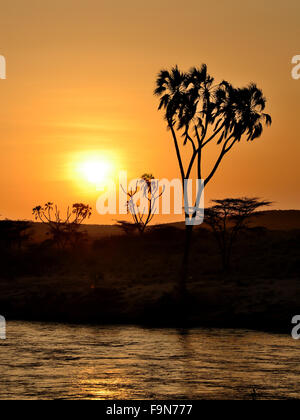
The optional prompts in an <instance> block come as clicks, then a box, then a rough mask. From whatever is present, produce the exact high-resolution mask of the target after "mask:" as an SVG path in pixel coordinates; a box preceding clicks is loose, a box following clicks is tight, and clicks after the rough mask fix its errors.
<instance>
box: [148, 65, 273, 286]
mask: <svg viewBox="0 0 300 420" xmlns="http://www.w3.org/2000/svg"><path fill="white" fill-rule="evenodd" d="M154 94H155V95H157V96H158V97H159V98H160V102H159V107H158V108H159V109H163V110H164V118H165V120H166V123H167V128H168V129H169V130H170V131H171V134H172V138H173V142H174V146H175V151H176V156H177V160H178V164H179V170H180V175H181V179H182V184H183V188H184V185H185V183H184V180H185V179H189V178H190V177H191V176H192V171H193V169H195V172H196V174H197V178H198V179H203V180H204V186H206V185H207V184H208V183H209V182H210V180H211V179H212V178H213V176H214V174H215V173H216V171H217V169H218V167H219V166H220V163H221V162H222V160H223V158H224V157H225V156H226V155H227V154H228V153H229V151H230V150H231V149H232V148H233V147H234V146H235V145H236V144H237V143H239V142H240V141H241V140H242V139H243V138H245V140H247V141H253V140H255V139H256V138H258V137H260V136H261V134H262V132H263V125H264V124H266V125H270V124H271V122H272V120H271V117H270V115H268V114H266V113H264V109H265V104H266V99H265V98H264V96H263V93H262V91H261V90H260V89H258V88H257V86H256V85H255V84H253V83H251V84H249V85H248V86H246V87H242V88H234V87H233V86H232V85H231V84H230V83H228V82H226V81H222V82H221V83H219V84H214V79H213V77H211V76H210V75H209V74H208V72H207V66H206V65H205V64H204V65H202V67H201V68H196V67H194V68H192V69H191V70H190V71H188V72H186V73H184V72H181V71H180V70H179V68H178V67H177V66H176V67H173V68H172V69H171V70H170V71H169V70H162V71H161V72H160V73H159V74H158V77H157V79H156V89H155V91H154ZM180 138H182V140H183V142H182V145H183V146H187V145H189V146H190V149H189V153H188V156H189V158H188V164H187V166H186V168H185V167H184V164H183V161H184V160H183V151H182V148H181V146H180ZM212 145H215V146H216V147H217V150H218V153H217V156H216V159H215V162H214V164H213V165H212V167H211V168H210V170H209V171H208V173H206V174H204V173H203V171H202V167H203V159H204V157H205V154H204V152H205V151H206V149H207V148H208V147H209V146H212ZM187 207H190V206H187V205H186V203H185V208H187ZM192 208H194V211H193V212H192V215H190V214H189V213H187V212H186V220H187V219H190V218H192V219H194V218H195V217H196V216H197V211H198V210H197V206H196V205H195V206H192ZM190 216H191V217H190ZM192 230H193V224H192V223H190V224H186V240H185V248H184V257H183V264H182V273H181V277H180V289H181V291H182V292H184V291H185V287H186V279H187V276H188V262H189V254H190V246H191V236H192Z"/></svg>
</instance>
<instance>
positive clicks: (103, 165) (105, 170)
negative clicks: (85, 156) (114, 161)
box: [79, 158, 112, 185]
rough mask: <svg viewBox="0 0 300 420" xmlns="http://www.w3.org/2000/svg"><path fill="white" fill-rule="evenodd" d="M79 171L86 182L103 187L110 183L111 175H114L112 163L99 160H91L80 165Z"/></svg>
mask: <svg viewBox="0 0 300 420" xmlns="http://www.w3.org/2000/svg"><path fill="white" fill-rule="evenodd" d="M79 171H80V172H81V174H82V176H83V177H84V179H85V180H86V181H88V182H90V183H91V184H95V185H101V184H105V183H106V182H107V181H108V179H109V175H110V174H111V173H112V165H111V163H110V162H108V161H105V160H100V159H98V158H96V159H90V160H87V161H84V162H82V163H81V164H80V165H79Z"/></svg>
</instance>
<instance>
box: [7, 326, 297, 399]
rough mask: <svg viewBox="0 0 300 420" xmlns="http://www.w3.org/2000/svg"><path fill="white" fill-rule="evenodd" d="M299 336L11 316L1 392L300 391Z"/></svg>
mask: <svg viewBox="0 0 300 420" xmlns="http://www.w3.org/2000/svg"><path fill="white" fill-rule="evenodd" d="M299 344H300V343H299V342H298V341H296V340H293V339H292V338H291V337H289V336H285V335H276V334H267V333H262V332H253V331H244V330H222V329H220V330H217V329H214V330H213V329H211V330H210V329H199V328H197V329H190V330H180V329H178V330H177V329H144V328H140V327H135V326H105V327H97V326H74V325H63V324H50V323H31V322H17V321H16V322H8V323H7V340H5V341H2V342H1V343H0V352H1V353H0V370H1V376H0V398H9V399H14V398H21V399H25V398H26V399H27V398H28V399H29V398H45V399H50V398H51V399H52V398H91V399H179V398H186V399H199V398H206V399H215V398H235V399H239V398H241V399H249V398H251V392H252V388H253V387H255V389H256V392H257V395H258V398H300V382H299V374H300V364H299V361H300V360H299V354H300V353H299Z"/></svg>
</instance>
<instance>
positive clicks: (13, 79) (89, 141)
mask: <svg viewBox="0 0 300 420" xmlns="http://www.w3.org/2000/svg"><path fill="white" fill-rule="evenodd" d="M0 8H1V9H0V54H2V55H4V56H5V58H6V62H7V79H6V80H0V98H1V108H0V130H1V136H0V142H1V155H0V172H1V176H0V190H1V200H0V214H1V216H2V217H4V218H5V217H8V218H26V219H32V215H31V209H32V208H33V207H34V206H35V205H37V204H40V203H41V204H43V203H44V202H46V201H55V202H57V203H58V204H59V205H60V206H61V207H62V208H64V207H65V206H67V205H68V204H72V203H73V202H77V201H83V202H87V203H89V204H90V205H92V207H93V208H94V209H95V203H96V199H97V196H98V195H99V191H97V190H96V188H95V185H94V184H93V183H91V182H89V180H88V179H87V177H85V176H84V173H82V172H80V165H82V164H84V162H85V161H86V160H91V159H93V157H95V156H96V157H97V156H100V159H102V160H103V161H104V162H106V163H108V164H109V165H111V166H112V168H113V171H112V172H113V173H112V176H115V175H116V173H117V172H118V171H119V170H127V171H128V177H129V178H130V177H137V176H139V175H141V174H142V173H143V172H152V173H154V174H155V176H156V177H157V178H169V179H171V178H174V177H178V176H179V171H178V167H177V161H176V156H175V151H174V148H173V143H172V139H171V137H170V133H169V132H167V131H166V126H165V122H164V121H163V118H162V114H161V113H160V112H158V111H157V104H158V100H157V98H155V97H154V96H153V89H154V83H155V77H156V74H157V73H158V71H159V70H160V69H162V68H165V67H167V68H170V67H171V66H173V65H175V64H178V65H179V67H180V68H182V69H183V70H188V69H189V68H190V67H191V66H200V65H201V64H202V63H206V64H207V65H208V71H209V73H210V74H211V75H212V76H214V77H215V80H216V81H217V82H218V81H221V80H222V79H226V80H228V81H230V82H232V83H233V84H234V85H236V86H238V85H245V84H247V83H248V82H250V81H253V82H256V83H257V84H258V86H259V87H260V88H262V90H263V92H264V95H265V96H266V97H267V99H268V103H267V108H266V112H268V113H270V114H271V116H272V118H273V124H272V126H271V128H267V129H265V131H264V133H263V135H262V137H261V138H259V139H257V140H255V141H254V142H253V143H247V142H242V143H240V144H238V145H237V147H235V148H234V149H233V151H232V152H231V153H230V154H229V155H228V156H226V158H225V160H224V162H223V164H222V166H221V168H220V169H219V170H218V172H217V174H216V176H215V177H214V179H213V181H212V182H211V183H210V185H209V186H208V188H207V190H206V192H205V194H206V203H208V200H209V199H211V198H223V197H228V196H245V195H247V196H259V197H264V198H266V199H269V200H273V201H275V202H276V203H275V205H274V207H275V208H280V209H292V208H293V209H295V208H300V196H299V193H298V191H299V187H298V182H299V172H300V164H299V152H300V143H299V133H300V114H299V103H300V80H298V81H297V80H293V79H292V77H291V70H292V67H293V66H292V64H291V59H292V57H293V56H294V55H297V54H300V43H299V40H300V24H299V18H300V2H299V0H288V1H285V2H283V1H282V0H280V1H278V0H272V1H271V0H264V1H261V0H259V1H258V0H251V1H245V2H241V1H237V0H227V1H226V2H225V1H221V0H216V1H210V2H207V1H201V0H186V1H184V2H183V1H176V0H174V1H170V0H160V1H158V0H152V1H151V2H144V1H141V0H139V1H137V0H128V1H120V0H116V1H108V0H105V1H103V0H51V1H49V0H44V1H40V0H36V1H33V0H17V1H5V0H2V1H1V3H0ZM216 147H217V146H216ZM216 150H217V149H216ZM216 150H214V148H212V149H211V150H210V151H209V152H208V155H207V162H208V163H209V162H210V160H211V159H212V156H213V153H214V151H216ZM115 218H116V217H112V216H109V217H104V216H100V215H98V214H96V212H95V211H94V215H93V217H92V218H91V220H90V221H91V222H93V223H107V222H108V221H109V220H112V219H115ZM171 219H172V218H170V220H171ZM160 220H162V219H160V218H159V217H157V218H156V221H157V222H159V221H160Z"/></svg>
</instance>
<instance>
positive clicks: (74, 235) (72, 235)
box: [32, 202, 92, 249]
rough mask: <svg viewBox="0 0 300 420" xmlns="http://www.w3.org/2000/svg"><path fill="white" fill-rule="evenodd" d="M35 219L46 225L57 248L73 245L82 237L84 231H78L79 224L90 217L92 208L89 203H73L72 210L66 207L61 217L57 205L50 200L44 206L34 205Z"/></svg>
mask: <svg viewBox="0 0 300 420" xmlns="http://www.w3.org/2000/svg"><path fill="white" fill-rule="evenodd" d="M32 213H33V215H34V216H35V219H36V220H40V221H41V222H42V223H43V224H45V225H47V226H48V229H49V234H50V235H51V237H52V238H51V239H52V240H53V241H54V243H55V244H56V245H57V246H58V247H59V248H62V249H64V248H66V247H67V246H70V245H71V246H75V245H76V244H77V243H78V242H79V241H80V240H82V238H83V237H84V232H80V231H79V227H80V225H81V224H82V223H83V221H84V220H85V219H88V218H90V216H91V214H92V209H91V207H90V206H89V205H87V204H83V203H75V204H73V205H72V210H70V208H69V207H68V209H67V213H66V216H65V218H64V219H62V218H61V212H60V210H59V209H58V207H57V205H54V204H53V203H51V202H48V203H46V204H45V205H44V206H40V205H39V206H36V207H34V209H33V210H32Z"/></svg>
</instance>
